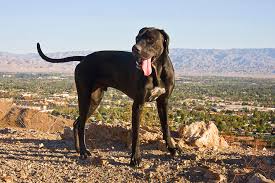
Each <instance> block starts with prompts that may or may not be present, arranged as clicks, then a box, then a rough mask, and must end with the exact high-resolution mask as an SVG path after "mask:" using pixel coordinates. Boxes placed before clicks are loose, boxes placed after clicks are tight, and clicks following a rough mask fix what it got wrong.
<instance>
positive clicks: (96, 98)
mask: <svg viewBox="0 0 275 183" xmlns="http://www.w3.org/2000/svg"><path fill="white" fill-rule="evenodd" d="M103 94H104V89H101V88H98V89H96V90H95V91H93V92H92V93H91V96H90V107H89V111H88V114H87V119H88V118H89V117H90V116H91V115H92V114H93V113H94V111H95V110H96V108H97V107H98V106H99V104H100V102H101V99H102V98H103ZM79 124H80V117H78V118H77V119H76V121H75V122H74V139H75V140H74V142H75V149H76V152H78V153H79V152H80V140H79V132H78V131H79V130H78V129H79ZM84 139H85V137H84ZM84 144H85V141H84Z"/></svg>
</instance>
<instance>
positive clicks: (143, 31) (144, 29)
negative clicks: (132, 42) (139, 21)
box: [138, 27, 152, 36]
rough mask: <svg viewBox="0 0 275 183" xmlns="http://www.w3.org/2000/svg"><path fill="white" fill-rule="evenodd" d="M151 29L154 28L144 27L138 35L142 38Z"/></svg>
mask: <svg viewBox="0 0 275 183" xmlns="http://www.w3.org/2000/svg"><path fill="white" fill-rule="evenodd" d="M149 29H152V28H151V27H143V28H142V29H140V30H139V32H138V35H139V36H141V35H142V34H144V33H145V32H146V31H147V30H149Z"/></svg>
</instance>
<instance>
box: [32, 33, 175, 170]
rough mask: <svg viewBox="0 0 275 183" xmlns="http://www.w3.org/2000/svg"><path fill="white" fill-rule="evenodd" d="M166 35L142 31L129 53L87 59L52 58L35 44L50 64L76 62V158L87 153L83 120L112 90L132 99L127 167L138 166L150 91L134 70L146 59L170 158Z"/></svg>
mask: <svg viewBox="0 0 275 183" xmlns="http://www.w3.org/2000/svg"><path fill="white" fill-rule="evenodd" d="M168 44H169V37H168V35H167V34H166V33H165V32H164V31H163V30H160V29H156V28H143V29H141V30H140V31H139V33H138V35H137V37H136V44H135V45H134V46H133V48H132V53H131V52H124V51H99V52H94V53H92V54H90V55H87V56H73V57H66V58H62V59H52V58H49V57H47V56H45V55H44V54H43V52H42V51H41V49H40V45H39V43H37V50H38V53H39V55H40V56H41V57H42V58H43V59H44V60H46V61H48V62H52V63H61V62H71V61H80V63H79V64H78V65H77V66H76V68H75V83H76V88H77V94H78V105H79V117H78V118H77V120H76V121H75V122H74V138H75V148H76V151H77V152H80V158H83V159H84V158H87V156H90V155H91V153H90V152H89V151H88V150H87V147H86V143H85V135H84V127H85V122H86V120H87V119H88V118H89V117H90V116H91V115H92V113H93V112H94V111H95V109H96V108H97V106H98V105H99V103H100V101H101V99H102V97H103V93H104V91H106V90H107V88H108V87H113V88H116V89H118V90H120V91H122V92H124V93H125V94H126V95H128V96H129V97H130V98H132V99H133V100H134V102H133V106H132V155H131V162H130V165H132V166H136V165H139V163H140V161H141V155H140V144H139V135H138V134H139V126H140V115H141V112H142V108H143V105H144V103H145V102H147V101H148V99H149V97H150V91H151V90H152V89H153V87H154V86H153V78H152V77H151V76H149V77H146V76H144V74H143V71H142V70H140V69H137V67H139V65H140V64H141V63H142V62H143V61H144V60H146V59H148V58H150V59H151V60H152V64H153V65H154V68H155V72H156V74H158V77H159V78H161V84H162V86H163V87H165V90H166V93H164V94H163V95H161V96H160V97H159V98H158V99H157V108H158V114H159V118H160V122H161V127H162V131H163V139H164V140H165V141H166V146H167V148H168V150H169V151H170V153H171V155H172V156H174V155H175V153H176V147H175V146H174V145H173V143H172V141H171V136H170V130H169V126H168V121H167V110H168V98H169V96H170V95H171V93H172V91H173V88H174V83H175V78H174V69H173V66H172V63H171V61H170V58H169V56H168Z"/></svg>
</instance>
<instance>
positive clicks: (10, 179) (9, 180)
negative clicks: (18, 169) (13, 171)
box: [2, 176, 14, 183]
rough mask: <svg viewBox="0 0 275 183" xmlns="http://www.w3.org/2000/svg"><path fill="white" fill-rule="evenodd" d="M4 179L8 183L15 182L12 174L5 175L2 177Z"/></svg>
mask: <svg viewBox="0 0 275 183" xmlns="http://www.w3.org/2000/svg"><path fill="white" fill-rule="evenodd" d="M2 180H3V181H4V182H7V183H13V182H14V181H13V178H12V177H11V176H5V177H3V178H2Z"/></svg>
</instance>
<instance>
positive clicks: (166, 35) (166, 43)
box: [159, 29, 170, 53]
mask: <svg viewBox="0 0 275 183" xmlns="http://www.w3.org/2000/svg"><path fill="white" fill-rule="evenodd" d="M159 32H160V33H161V34H162V36H163V38H164V43H163V47H164V49H165V51H166V53H169V48H168V47H169V41H170V40H169V36H168V34H167V33H166V32H165V31H164V30H162V29H159Z"/></svg>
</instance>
